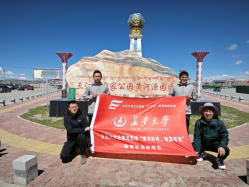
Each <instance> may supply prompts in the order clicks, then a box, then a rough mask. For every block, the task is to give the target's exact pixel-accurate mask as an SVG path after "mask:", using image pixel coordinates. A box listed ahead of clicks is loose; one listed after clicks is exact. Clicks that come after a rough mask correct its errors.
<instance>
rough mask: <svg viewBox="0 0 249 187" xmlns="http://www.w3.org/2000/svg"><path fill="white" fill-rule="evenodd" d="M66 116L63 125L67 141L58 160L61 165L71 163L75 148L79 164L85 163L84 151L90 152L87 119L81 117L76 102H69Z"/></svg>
mask: <svg viewBox="0 0 249 187" xmlns="http://www.w3.org/2000/svg"><path fill="white" fill-rule="evenodd" d="M68 110H69V112H68V115H66V116H65V117H64V125H65V128H66V130H67V141H66V142H65V143H64V146H63V148H62V150H61V154H60V158H61V160H62V162H63V163H68V162H71V161H72V159H73V158H74V157H75V156H76V155H75V147H79V148H80V152H81V161H80V162H81V164H85V163H86V156H85V150H86V147H88V148H89V149H90V150H91V142H90V133H89V131H90V127H89V124H88V122H87V119H86V117H85V116H84V115H82V113H81V111H80V110H79V106H78V103H77V102H76V101H70V102H69V105H68Z"/></svg>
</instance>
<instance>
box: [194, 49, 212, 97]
mask: <svg viewBox="0 0 249 187" xmlns="http://www.w3.org/2000/svg"><path fill="white" fill-rule="evenodd" d="M208 53H209V52H194V53H192V54H191V55H193V56H194V57H195V58H196V59H197V68H196V91H197V101H201V88H202V62H203V58H204V57H205V56H206V55H207V54H208Z"/></svg>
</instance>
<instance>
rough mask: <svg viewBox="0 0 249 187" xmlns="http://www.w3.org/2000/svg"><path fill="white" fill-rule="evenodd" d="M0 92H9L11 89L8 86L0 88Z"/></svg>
mask: <svg viewBox="0 0 249 187" xmlns="http://www.w3.org/2000/svg"><path fill="white" fill-rule="evenodd" d="M0 92H1V93H4V92H11V89H10V88H9V87H8V86H0Z"/></svg>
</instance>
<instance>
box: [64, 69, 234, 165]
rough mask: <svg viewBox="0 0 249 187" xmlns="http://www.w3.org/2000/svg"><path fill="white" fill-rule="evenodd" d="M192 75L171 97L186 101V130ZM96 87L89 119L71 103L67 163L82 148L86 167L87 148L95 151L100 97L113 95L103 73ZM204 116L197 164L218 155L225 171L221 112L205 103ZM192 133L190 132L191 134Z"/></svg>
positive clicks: (184, 75) (197, 134)
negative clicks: (210, 154) (94, 127)
mask: <svg viewBox="0 0 249 187" xmlns="http://www.w3.org/2000/svg"><path fill="white" fill-rule="evenodd" d="M188 78H189V74H188V72H186V71H182V72H181V73H180V74H179V79H180V82H179V83H178V84H176V85H174V86H173V87H172V89H171V90H170V92H169V94H168V96H171V97H177V96H185V97H186V128H187V130H188V129H189V121H190V115H191V101H192V100H196V99H197V93H196V90H195V87H194V86H193V85H191V84H189V83H188ZM93 79H94V82H93V84H91V85H89V86H88V87H87V88H86V91H85V93H84V95H83V98H84V99H85V100H87V101H88V118H89V121H87V119H86V117H85V116H84V115H82V113H81V111H80V110H79V106H78V104H77V102H76V101H70V102H69V106H68V110H69V112H68V115H66V116H65V117H64V125H65V128H66V130H67V142H65V144H64V146H63V148H62V151H61V154H60V158H61V159H62V162H63V163H67V162H70V161H71V160H72V159H73V158H74V157H75V156H76V148H77V147H79V149H80V154H81V160H80V162H81V164H85V163H86V156H85V150H86V147H88V148H89V150H90V151H91V141H90V133H89V131H90V124H91V120H92V115H93V112H94V108H95V103H96V98H97V97H98V95H99V94H101V93H104V94H110V91H109V89H108V87H107V86H106V85H104V84H102V83H101V79H102V74H101V72H100V71H99V70H96V71H94V72H93ZM199 113H200V114H201V115H202V116H201V118H200V119H199V120H197V121H196V123H195V129H194V141H193V143H192V145H193V148H194V150H195V152H196V156H197V161H203V159H204V157H205V156H206V155H207V154H206V152H205V151H212V152H217V153H218V156H217V159H216V161H217V163H218V167H219V168H220V169H225V168H226V166H225V164H224V160H225V159H226V157H227V156H228V155H229V152H230V150H229V148H228V147H227V145H228V140H229V139H228V131H227V129H226V127H225V125H224V124H223V122H222V121H221V120H219V118H218V115H219V109H218V108H217V107H215V106H214V105H213V104H212V103H205V104H204V105H203V106H201V107H200V108H199ZM188 132H189V130H188Z"/></svg>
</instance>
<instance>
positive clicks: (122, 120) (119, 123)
mask: <svg viewBox="0 0 249 187" xmlns="http://www.w3.org/2000/svg"><path fill="white" fill-rule="evenodd" d="M127 123H128V118H127V116H126V115H123V114H118V115H116V116H115V117H114V118H113V124H112V126H113V127H114V128H124V127H125V126H126V124H127Z"/></svg>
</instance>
